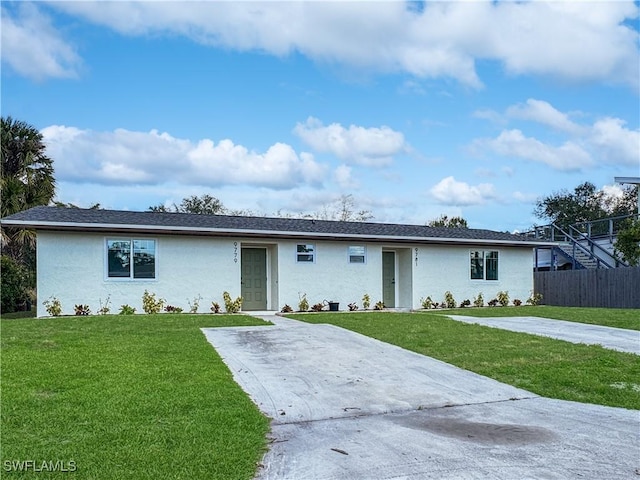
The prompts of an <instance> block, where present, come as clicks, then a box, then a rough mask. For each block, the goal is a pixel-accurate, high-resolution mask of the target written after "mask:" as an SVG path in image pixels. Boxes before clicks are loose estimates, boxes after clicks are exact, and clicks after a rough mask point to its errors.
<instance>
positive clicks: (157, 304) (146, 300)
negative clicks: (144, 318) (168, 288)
mask: <svg viewBox="0 0 640 480" xmlns="http://www.w3.org/2000/svg"><path fill="white" fill-rule="evenodd" d="M164 304H165V300H164V298H158V299H156V294H155V293H149V292H148V291H147V290H146V289H145V291H144V293H143V294H142V309H143V310H144V313H147V314H153V313H160V312H161V311H162V307H163V306H164Z"/></svg>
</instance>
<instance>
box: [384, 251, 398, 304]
mask: <svg viewBox="0 0 640 480" xmlns="http://www.w3.org/2000/svg"><path fill="white" fill-rule="evenodd" d="M382 301H383V302H384V306H385V307H388V308H394V307H395V306H396V253H395V252H382Z"/></svg>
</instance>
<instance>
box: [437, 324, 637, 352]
mask: <svg viewBox="0 0 640 480" xmlns="http://www.w3.org/2000/svg"><path fill="white" fill-rule="evenodd" d="M639 315H640V314H639ZM448 317H449V318H452V319H453V320H457V321H460V322H466V323H477V324H478V325H485V326H487V327H493V328H501V329H503V330H511V331H514V332H524V333H532V334H534V335H541V336H543V337H551V338H557V339H560V340H566V341H567V342H572V343H585V344H589V345H601V346H603V347H604V348H610V349H612V350H618V351H620V352H628V353H635V354H636V355H640V331H638V330H625V329H623V328H612V327H603V326H601V325H588V324H586V323H576V322H566V321H563V320H551V319H548V318H539V317H491V318H488V317H486V318H485V317H466V316H463V315H448Z"/></svg>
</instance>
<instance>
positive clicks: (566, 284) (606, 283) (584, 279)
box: [533, 267, 640, 308]
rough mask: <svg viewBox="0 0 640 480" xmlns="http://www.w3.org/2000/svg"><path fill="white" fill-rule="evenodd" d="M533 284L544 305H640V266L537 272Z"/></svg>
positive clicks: (635, 306) (636, 306)
mask: <svg viewBox="0 0 640 480" xmlns="http://www.w3.org/2000/svg"><path fill="white" fill-rule="evenodd" d="M533 284H534V290H535V292H536V293H540V294H542V303H543V304H545V305H557V306H561V307H604V308H640V267H629V268H622V267H621V268H611V269H604V268H601V269H597V270H563V271H555V272H534V274H533Z"/></svg>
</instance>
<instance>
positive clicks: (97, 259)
mask: <svg viewBox="0 0 640 480" xmlns="http://www.w3.org/2000/svg"><path fill="white" fill-rule="evenodd" d="M107 238H129V237H127V236H122V235H104V234H87V233H52V232H38V249H37V255H38V316H46V315H47V313H46V311H45V308H44V306H43V305H42V302H43V301H45V300H46V299H48V298H49V297H51V296H55V297H56V298H58V299H59V300H60V302H61V304H62V308H63V313H64V314H73V313H74V305H76V304H80V303H81V304H88V305H89V307H90V308H91V311H92V312H93V313H95V312H97V310H98V309H99V308H100V303H99V302H100V300H102V302H103V303H104V302H105V300H106V299H107V297H109V296H110V298H111V305H110V306H111V313H117V312H118V310H119V309H120V306H121V305H124V304H128V305H130V306H132V307H135V308H136V310H137V312H139V313H141V312H143V310H142V294H143V292H144V290H145V289H147V290H148V291H149V292H151V293H155V294H156V296H157V297H159V298H164V299H166V300H167V302H168V303H169V304H171V305H174V306H178V307H182V308H183V309H185V311H186V310H188V308H189V304H188V301H187V299H189V300H191V301H192V302H193V299H194V298H195V297H197V296H198V295H201V296H202V297H203V298H202V300H200V308H199V311H200V312H208V311H209V307H210V306H211V302H212V301H216V302H218V303H219V304H220V305H221V306H223V305H224V303H223V301H222V292H223V291H225V290H226V291H228V292H229V293H230V294H231V296H232V297H234V298H235V297H236V296H239V295H240V255H239V254H240V247H239V246H240V243H239V241H238V240H237V239H226V238H225V239H214V238H209V237H185V236H141V235H136V236H134V237H130V238H136V239H140V238H152V239H155V240H156V241H157V244H156V245H157V247H156V250H157V251H156V255H157V256H156V262H157V268H158V275H157V278H156V279H149V280H140V279H137V280H119V279H118V280H115V279H109V278H107V274H106V262H105V249H106V247H105V245H106V240H107ZM234 241H235V242H238V257H237V260H238V261H237V262H234V245H233V244H234Z"/></svg>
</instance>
